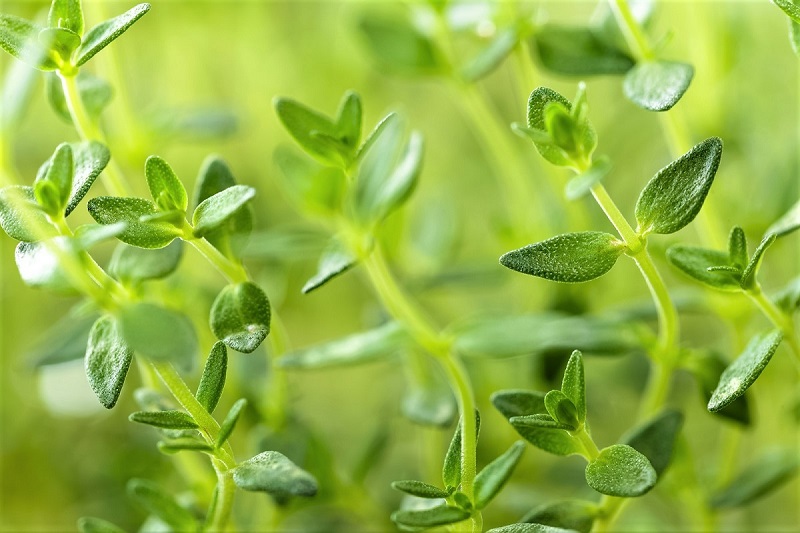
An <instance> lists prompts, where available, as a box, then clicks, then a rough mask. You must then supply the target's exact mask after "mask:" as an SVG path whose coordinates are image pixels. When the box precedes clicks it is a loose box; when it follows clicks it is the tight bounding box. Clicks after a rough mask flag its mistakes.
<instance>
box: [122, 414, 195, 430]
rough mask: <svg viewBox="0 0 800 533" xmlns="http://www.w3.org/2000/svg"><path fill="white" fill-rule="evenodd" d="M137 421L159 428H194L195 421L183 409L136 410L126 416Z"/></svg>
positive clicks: (132, 420)
mask: <svg viewBox="0 0 800 533" xmlns="http://www.w3.org/2000/svg"><path fill="white" fill-rule="evenodd" d="M128 419H129V420H130V421H131V422H138V423H140V424H146V425H148V426H154V427H157V428H161V429H196V428H197V422H195V421H194V419H193V418H192V417H191V416H189V414H188V413H185V412H183V411H136V412H134V413H131V414H130V416H128Z"/></svg>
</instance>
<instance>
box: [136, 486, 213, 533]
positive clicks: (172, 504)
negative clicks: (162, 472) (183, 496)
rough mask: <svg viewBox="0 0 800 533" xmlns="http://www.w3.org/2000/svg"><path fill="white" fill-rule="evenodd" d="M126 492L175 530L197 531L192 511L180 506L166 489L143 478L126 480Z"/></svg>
mask: <svg viewBox="0 0 800 533" xmlns="http://www.w3.org/2000/svg"><path fill="white" fill-rule="evenodd" d="M128 494H130V496H131V497H132V498H133V499H134V500H136V502H137V503H138V504H139V505H141V506H142V507H143V508H144V509H145V510H146V511H147V512H149V513H151V514H154V515H156V516H157V517H158V518H160V519H161V520H163V521H164V523H166V524H167V525H168V526H170V527H171V528H172V529H173V530H175V531H197V529H198V524H197V521H196V520H195V519H194V516H192V513H191V512H189V511H188V510H187V509H184V508H183V507H181V505H180V504H178V502H176V501H175V499H174V498H173V497H172V495H170V494H169V493H168V492H167V491H165V490H164V489H162V488H161V487H159V486H158V485H156V484H155V483H153V482H152V481H147V480H144V479H132V480H130V481H129V482H128Z"/></svg>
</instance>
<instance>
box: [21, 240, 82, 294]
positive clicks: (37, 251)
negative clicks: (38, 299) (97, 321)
mask: <svg viewBox="0 0 800 533" xmlns="http://www.w3.org/2000/svg"><path fill="white" fill-rule="evenodd" d="M56 250H57V251H58V254H57V253H56ZM60 254H64V255H73V254H74V250H73V248H72V246H71V244H70V242H69V240H68V239H67V238H65V237H53V238H52V239H49V240H47V241H43V242H20V243H18V244H17V248H16V249H15V250H14V260H15V261H16V263H17V270H19V276H20V278H21V279H22V282H23V283H25V285H28V286H29V287H37V288H42V289H50V290H54V291H58V292H65V293H70V292H73V291H75V290H76V288H75V286H74V285H73V283H72V281H70V277H69V275H68V274H67V272H66V271H65V270H64V269H63V268H62V267H61V260H60V257H59V255H60ZM76 259H77V258H76Z"/></svg>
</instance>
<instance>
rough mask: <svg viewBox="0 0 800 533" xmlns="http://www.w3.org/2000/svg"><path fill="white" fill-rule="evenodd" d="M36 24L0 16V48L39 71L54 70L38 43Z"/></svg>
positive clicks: (11, 16) (38, 30) (8, 16)
mask: <svg viewBox="0 0 800 533" xmlns="http://www.w3.org/2000/svg"><path fill="white" fill-rule="evenodd" d="M43 29H44V28H42V27H41V26H39V25H38V24H36V23H34V22H31V21H29V20H25V19H23V18H20V17H15V16H14V15H4V14H0V48H2V49H3V50H5V51H6V52H8V53H9V54H11V55H12V56H14V57H16V58H17V59H19V60H20V61H22V62H23V63H27V64H28V65H30V66H32V67H34V68H37V69H39V70H55V69H57V68H58V65H56V63H55V61H53V59H52V58H50V57H49V55H48V52H47V48H46V47H44V46H42V45H41V44H40V42H39V38H38V37H39V33H40V32H41V31H42V30H43Z"/></svg>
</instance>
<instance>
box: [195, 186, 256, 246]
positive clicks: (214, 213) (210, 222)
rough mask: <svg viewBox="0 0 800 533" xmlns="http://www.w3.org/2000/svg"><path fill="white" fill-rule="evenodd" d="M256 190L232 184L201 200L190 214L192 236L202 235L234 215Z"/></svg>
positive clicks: (250, 198)
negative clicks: (192, 227)
mask: <svg viewBox="0 0 800 533" xmlns="http://www.w3.org/2000/svg"><path fill="white" fill-rule="evenodd" d="M255 195H256V190H255V189H253V188H252V187H248V186H247V185H234V186H232V187H228V188H227V189H225V190H223V191H221V192H218V193H217V194H215V195H214V196H211V197H210V198H206V199H205V200H203V201H202V202H201V203H200V205H198V206H197V208H195V210H194V213H193V214H192V225H193V226H194V231H193V233H194V236H195V237H203V236H204V235H205V234H206V233H208V232H211V231H213V230H215V229H217V228H219V227H220V226H222V225H223V224H225V223H226V222H227V221H228V220H230V219H231V218H232V217H234V216H235V215H236V214H237V213H238V212H239V211H240V209H242V207H244V205H245V204H246V203H247V202H249V201H250V200H252V199H253V197H254V196H255Z"/></svg>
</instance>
